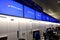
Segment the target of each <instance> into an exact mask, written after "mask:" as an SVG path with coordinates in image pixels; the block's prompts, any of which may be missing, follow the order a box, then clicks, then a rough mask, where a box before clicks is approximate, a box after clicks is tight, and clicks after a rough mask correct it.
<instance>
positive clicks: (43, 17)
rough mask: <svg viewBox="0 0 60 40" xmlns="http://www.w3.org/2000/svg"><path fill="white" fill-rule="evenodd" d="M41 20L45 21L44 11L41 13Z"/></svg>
mask: <svg viewBox="0 0 60 40" xmlns="http://www.w3.org/2000/svg"><path fill="white" fill-rule="evenodd" d="M42 20H43V21H46V15H45V14H44V13H42Z"/></svg>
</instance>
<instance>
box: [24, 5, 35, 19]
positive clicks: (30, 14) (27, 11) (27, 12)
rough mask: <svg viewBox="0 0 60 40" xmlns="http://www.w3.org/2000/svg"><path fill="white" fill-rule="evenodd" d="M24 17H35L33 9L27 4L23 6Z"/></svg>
mask: <svg viewBox="0 0 60 40" xmlns="http://www.w3.org/2000/svg"><path fill="white" fill-rule="evenodd" d="M24 17H25V18H32V19H34V18H35V10H33V9H31V8H29V7H27V6H24Z"/></svg>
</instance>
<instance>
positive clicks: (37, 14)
mask: <svg viewBox="0 0 60 40" xmlns="http://www.w3.org/2000/svg"><path fill="white" fill-rule="evenodd" d="M36 19H37V20H42V13H41V12H38V11H36Z"/></svg>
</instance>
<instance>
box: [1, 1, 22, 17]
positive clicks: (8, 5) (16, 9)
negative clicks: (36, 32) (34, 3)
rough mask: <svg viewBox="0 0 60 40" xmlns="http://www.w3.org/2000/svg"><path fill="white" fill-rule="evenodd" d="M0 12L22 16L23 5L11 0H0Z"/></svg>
mask: <svg viewBox="0 0 60 40" xmlns="http://www.w3.org/2000/svg"><path fill="white" fill-rule="evenodd" d="M0 14H6V15H12V16H19V17H23V5H22V4H19V3H17V2H14V1H11V0H10V1H9V0H4V1H3V0H1V1H0Z"/></svg>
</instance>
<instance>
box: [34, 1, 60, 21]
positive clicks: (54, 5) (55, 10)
mask: <svg viewBox="0 0 60 40" xmlns="http://www.w3.org/2000/svg"><path fill="white" fill-rule="evenodd" d="M33 1H34V2H35V3H37V4H38V5H40V6H42V8H43V10H44V11H45V12H46V13H47V14H49V15H51V16H53V17H55V18H57V19H59V20H60V1H59V0H33Z"/></svg>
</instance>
